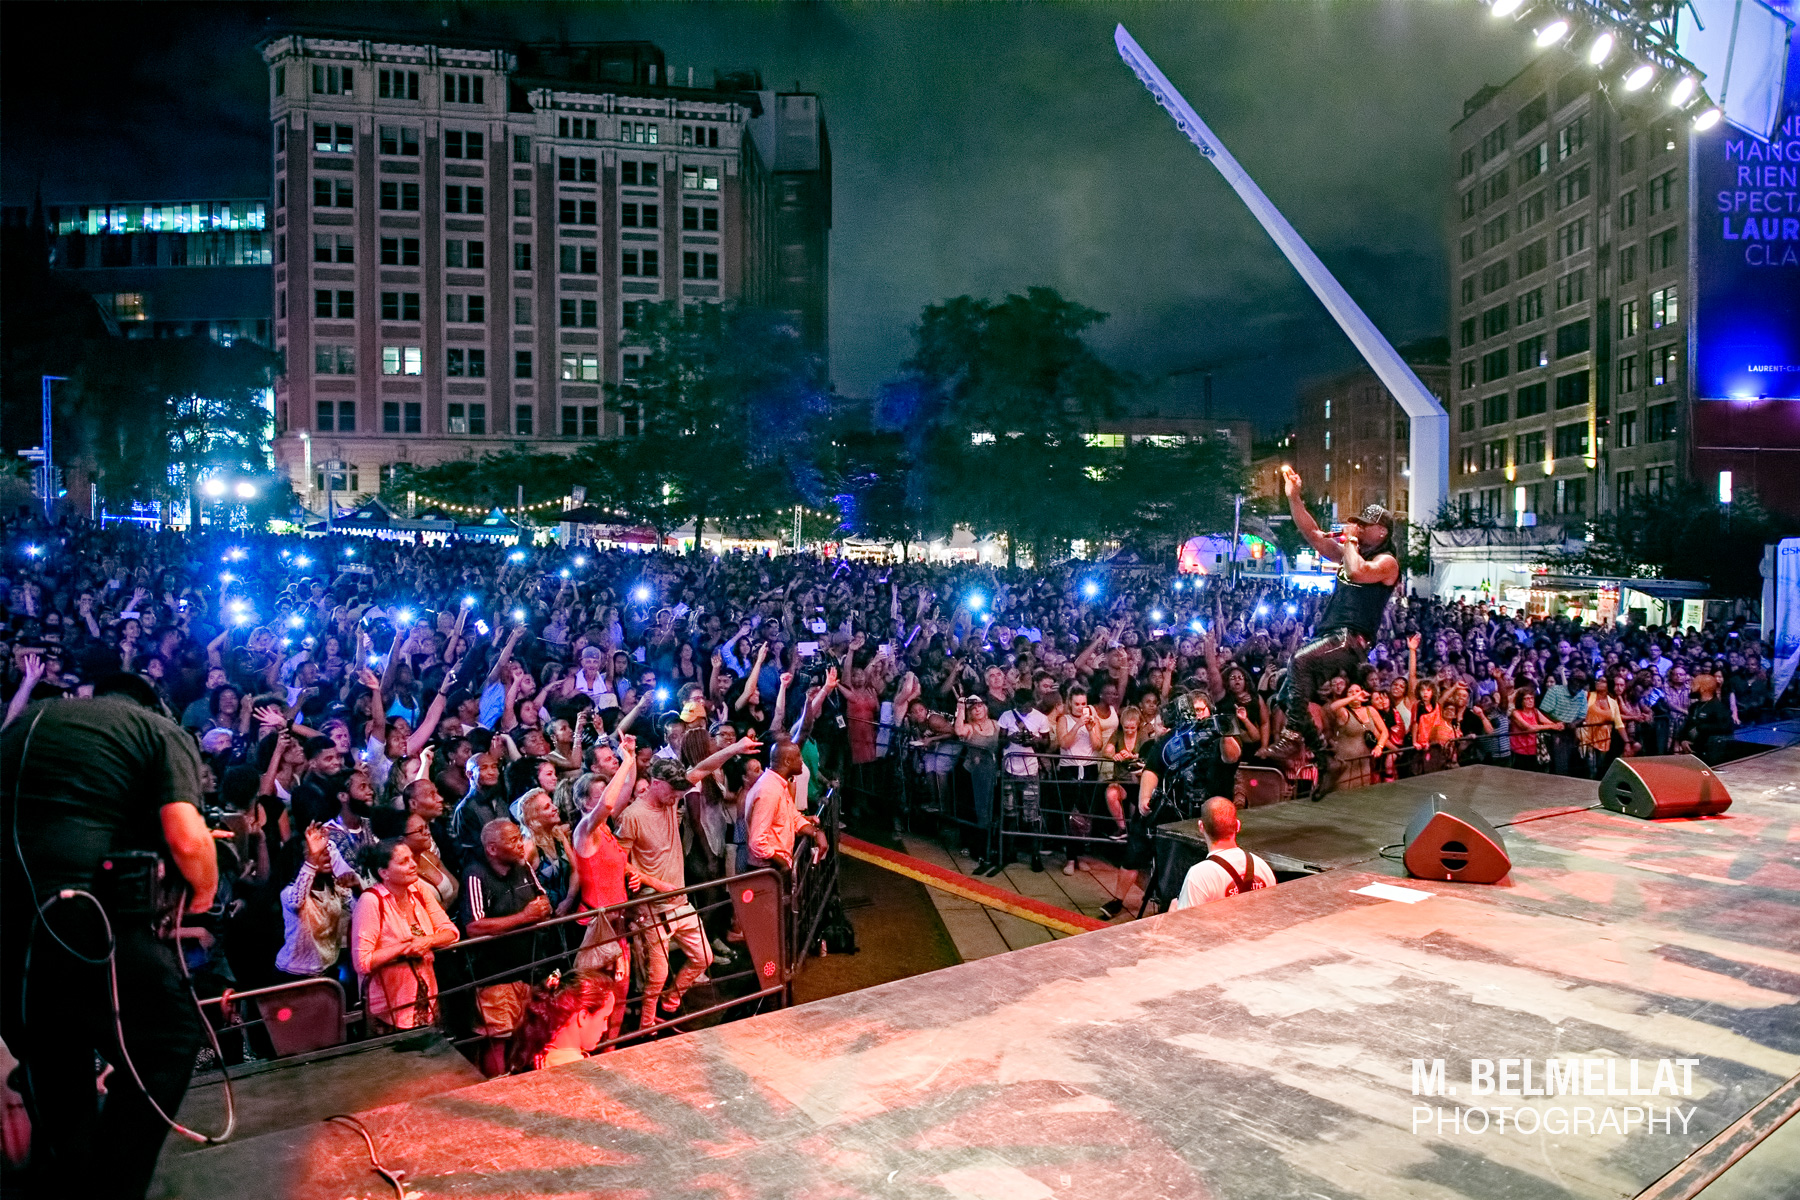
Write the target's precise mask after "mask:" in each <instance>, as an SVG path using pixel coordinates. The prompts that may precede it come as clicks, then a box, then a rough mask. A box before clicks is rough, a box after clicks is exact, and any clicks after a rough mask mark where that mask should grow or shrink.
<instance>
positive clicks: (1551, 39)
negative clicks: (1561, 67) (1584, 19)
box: [1537, 17, 1569, 46]
mask: <svg viewBox="0 0 1800 1200" xmlns="http://www.w3.org/2000/svg"><path fill="white" fill-rule="evenodd" d="M1568 36H1569V23H1568V22H1567V21H1565V20H1563V19H1562V18H1561V17H1558V18H1557V19H1556V20H1554V21H1552V22H1550V23H1549V24H1548V25H1546V26H1544V27H1543V28H1542V29H1540V30H1538V33H1537V44H1538V45H1539V46H1554V45H1556V43H1558V42H1560V41H1562V40H1563V39H1564V38H1565V37H1568Z"/></svg>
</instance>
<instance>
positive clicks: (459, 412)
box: [444, 404, 487, 433]
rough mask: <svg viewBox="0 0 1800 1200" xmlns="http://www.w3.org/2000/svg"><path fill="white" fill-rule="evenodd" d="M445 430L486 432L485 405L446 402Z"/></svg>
mask: <svg viewBox="0 0 1800 1200" xmlns="http://www.w3.org/2000/svg"><path fill="white" fill-rule="evenodd" d="M444 417H445V422H444V423H445V425H446V427H447V428H446V432H449V433H486V432H487V405H485V404H447V405H445V406H444Z"/></svg>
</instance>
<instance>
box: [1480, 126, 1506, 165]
mask: <svg viewBox="0 0 1800 1200" xmlns="http://www.w3.org/2000/svg"><path fill="white" fill-rule="evenodd" d="M1505 150H1506V126H1504V125H1500V126H1497V127H1495V128H1494V129H1492V130H1491V131H1489V132H1488V134H1487V135H1486V136H1485V137H1483V138H1482V139H1481V161H1482V162H1492V161H1493V160H1494V158H1495V157H1496V156H1498V155H1499V154H1501V153H1503V152H1504V151H1505Z"/></svg>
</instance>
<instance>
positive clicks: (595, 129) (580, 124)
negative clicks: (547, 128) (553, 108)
mask: <svg viewBox="0 0 1800 1200" xmlns="http://www.w3.org/2000/svg"><path fill="white" fill-rule="evenodd" d="M556 136H557V137H566V138H567V137H574V138H586V139H587V140H588V141H590V142H592V141H596V140H598V139H599V137H600V123H599V121H597V120H595V119H594V118H593V117H558V118H556Z"/></svg>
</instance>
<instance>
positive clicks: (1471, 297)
mask: <svg viewBox="0 0 1800 1200" xmlns="http://www.w3.org/2000/svg"><path fill="white" fill-rule="evenodd" d="M1462 302H1463V303H1464V304H1473V303H1475V277H1474V276H1473V275H1464V276H1463V281H1462Z"/></svg>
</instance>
